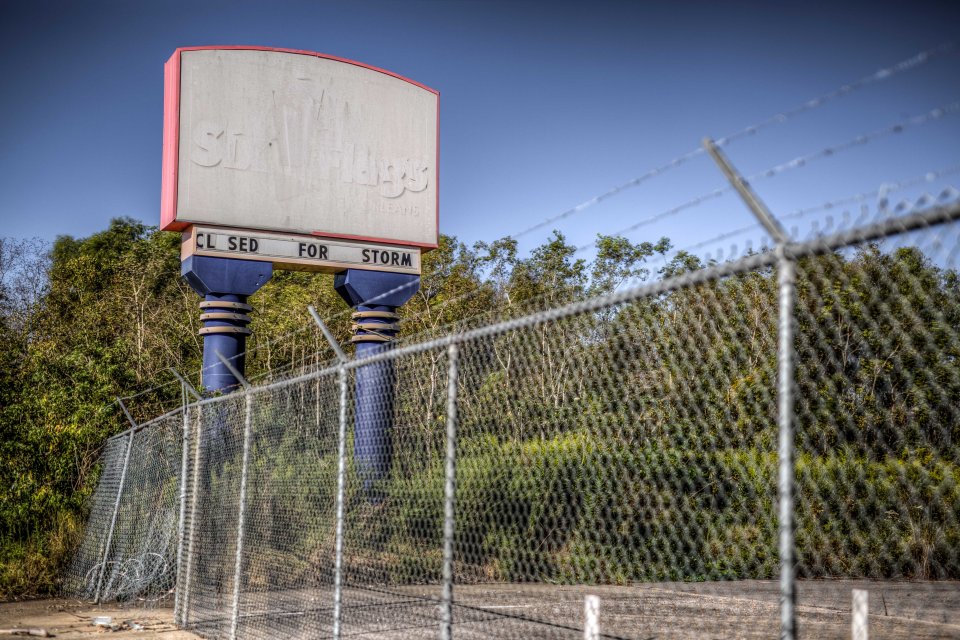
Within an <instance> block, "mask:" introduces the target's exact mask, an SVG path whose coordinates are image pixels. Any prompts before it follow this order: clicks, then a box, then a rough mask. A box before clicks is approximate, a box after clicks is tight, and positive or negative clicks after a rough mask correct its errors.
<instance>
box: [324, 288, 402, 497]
mask: <svg viewBox="0 0 960 640" xmlns="http://www.w3.org/2000/svg"><path fill="white" fill-rule="evenodd" d="M334 288H335V289H336V291H337V293H339V294H340V297H341V298H343V299H344V300H345V301H346V302H347V304H349V305H350V306H351V307H354V308H355V309H356V311H355V312H354V314H353V320H354V325H353V326H354V331H355V334H354V336H353V338H352V341H353V342H354V343H355V344H356V347H357V354H356V357H357V359H358V360H361V359H363V358H365V357H369V356H371V355H373V354H376V353H380V352H382V351H383V350H385V349H389V348H390V347H391V344H392V342H393V340H394V339H395V338H396V336H397V333H398V332H399V329H400V327H399V322H398V321H399V316H398V315H397V308H398V307H399V306H400V305H402V304H404V303H405V302H407V301H408V300H410V298H412V297H413V295H414V294H415V293H416V292H417V290H418V289H419V288H420V277H419V276H414V275H408V274H401V273H385V272H380V271H364V270H360V269H349V270H347V271H345V272H342V273H339V274H337V276H336V278H335V279H334ZM395 385H396V372H395V370H394V365H393V361H392V360H382V361H380V362H375V363H372V364H369V365H366V366H363V367H359V368H358V369H357V373H356V387H355V392H356V400H355V405H354V406H355V416H354V438H353V455H354V464H355V467H356V469H357V473H358V475H359V476H360V479H361V481H362V483H363V486H364V490H365V492H366V493H367V497H368V498H369V499H370V500H373V501H377V500H379V499H380V498H381V497H382V496H381V495H380V494H379V490H378V488H377V487H378V485H379V484H380V483H381V482H382V481H383V480H385V479H386V478H387V477H388V476H389V474H390V466H391V464H392V460H393V433H392V432H393V415H394V392H395Z"/></svg>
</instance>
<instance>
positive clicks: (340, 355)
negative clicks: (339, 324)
mask: <svg viewBox="0 0 960 640" xmlns="http://www.w3.org/2000/svg"><path fill="white" fill-rule="evenodd" d="M307 311H309V312H310V316H311V317H312V318H313V321H314V322H316V323H317V326H318V327H320V332H321V333H323V337H324V338H326V339H327V342H328V343H330V348H331V349H333V352H334V353H335V354H337V360H339V361H340V362H346V361H347V354H345V353H344V352H343V349H342V348H340V343H338V342H337V340H336V338H334V337H333V333H332V332H331V331H330V329H329V328H328V327H327V325H326V324H324V322H323V319H322V318H321V317H320V314H319V313H317V310H316V308H315V307H314V306H313V305H312V304H311V305H310V306H308V307H307Z"/></svg>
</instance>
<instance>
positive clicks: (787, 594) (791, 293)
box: [777, 245, 797, 640]
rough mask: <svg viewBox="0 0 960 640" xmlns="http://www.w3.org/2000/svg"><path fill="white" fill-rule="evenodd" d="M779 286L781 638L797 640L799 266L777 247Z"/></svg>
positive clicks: (782, 246) (778, 385)
mask: <svg viewBox="0 0 960 640" xmlns="http://www.w3.org/2000/svg"><path fill="white" fill-rule="evenodd" d="M777 252H778V254H779V255H778V258H779V261H778V264H777V285H778V287H779V290H780V291H779V299H780V304H779V316H780V317H779V328H778V331H777V426H778V431H779V435H778V438H779V449H778V453H777V457H778V462H779V469H778V473H777V496H778V504H779V514H778V515H779V523H780V541H779V551H780V637H781V638H783V639H784V640H793V638H794V637H795V635H796V631H797V628H796V626H797V621H796V612H795V607H796V600H797V594H796V577H795V576H794V566H793V565H794V561H795V559H794V544H795V542H794V524H795V521H794V518H795V516H794V496H793V494H794V469H793V458H794V451H793V447H794V442H793V404H794V397H793V391H794V352H793V337H794V326H793V311H794V306H795V303H796V290H797V264H796V262H794V261H793V259H792V258H790V257H789V256H787V253H786V247H785V246H784V245H780V246H779V247H778V248H777Z"/></svg>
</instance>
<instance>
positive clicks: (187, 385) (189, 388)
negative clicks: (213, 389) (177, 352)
mask: <svg viewBox="0 0 960 640" xmlns="http://www.w3.org/2000/svg"><path fill="white" fill-rule="evenodd" d="M170 373H172V374H173V375H175V376H176V377H177V380H179V381H180V382H181V384H183V386H184V388H185V389H186V390H187V393H189V394H190V395H192V396H193V397H194V398H196V399H197V400H203V396H201V395H200V392H198V391H197V390H196V389H195V388H194V387H193V385H192V384H190V383H189V382H187V379H186V378H184V377H183V376H182V375H180V373H179V372H178V371H177V370H176V369H174V368H173V367H170Z"/></svg>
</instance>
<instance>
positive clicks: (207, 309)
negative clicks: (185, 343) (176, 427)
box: [180, 256, 273, 393]
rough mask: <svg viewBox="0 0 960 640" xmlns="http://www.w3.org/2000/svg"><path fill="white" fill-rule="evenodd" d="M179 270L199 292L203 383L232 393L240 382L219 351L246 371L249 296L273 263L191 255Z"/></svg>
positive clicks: (209, 389)
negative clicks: (218, 355)
mask: <svg viewBox="0 0 960 640" xmlns="http://www.w3.org/2000/svg"><path fill="white" fill-rule="evenodd" d="M180 273H181V274H182V275H183V277H184V278H185V279H186V280H187V282H188V283H189V284H190V286H191V287H192V288H193V290H194V291H196V292H197V293H198V294H200V295H201V296H203V297H204V300H203V302H201V303H200V309H201V311H202V313H201V315H200V319H201V320H202V321H203V328H202V329H200V335H202V336H203V373H202V376H201V378H202V384H203V387H204V389H205V390H206V391H207V393H217V392H229V391H231V390H233V389H234V388H236V387H237V385H239V384H240V382H239V380H237V379H236V377H234V375H233V374H232V373H231V372H230V370H229V369H228V368H227V367H226V366H225V365H224V364H223V363H222V362H221V361H220V359H219V358H217V353H219V354H220V355H222V356H223V357H224V358H226V359H227V360H228V361H230V362H231V363H233V366H234V367H236V369H237V371H239V372H240V373H241V374H243V372H244V353H245V352H246V349H247V336H248V335H250V329H249V328H248V327H247V325H248V324H249V323H250V316H249V315H247V314H248V313H249V312H250V311H252V310H253V307H251V306H250V305H249V304H247V298H248V297H249V296H251V295H253V294H254V293H255V292H256V291H257V290H258V289H260V287H262V286H263V285H264V284H266V283H267V281H268V280H269V279H270V277H271V276H272V275H273V265H272V264H271V263H269V262H259V261H256V260H234V259H232V258H214V257H209V256H190V257H189V258H187V259H186V260H184V261H183V263H181V265H180Z"/></svg>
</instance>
